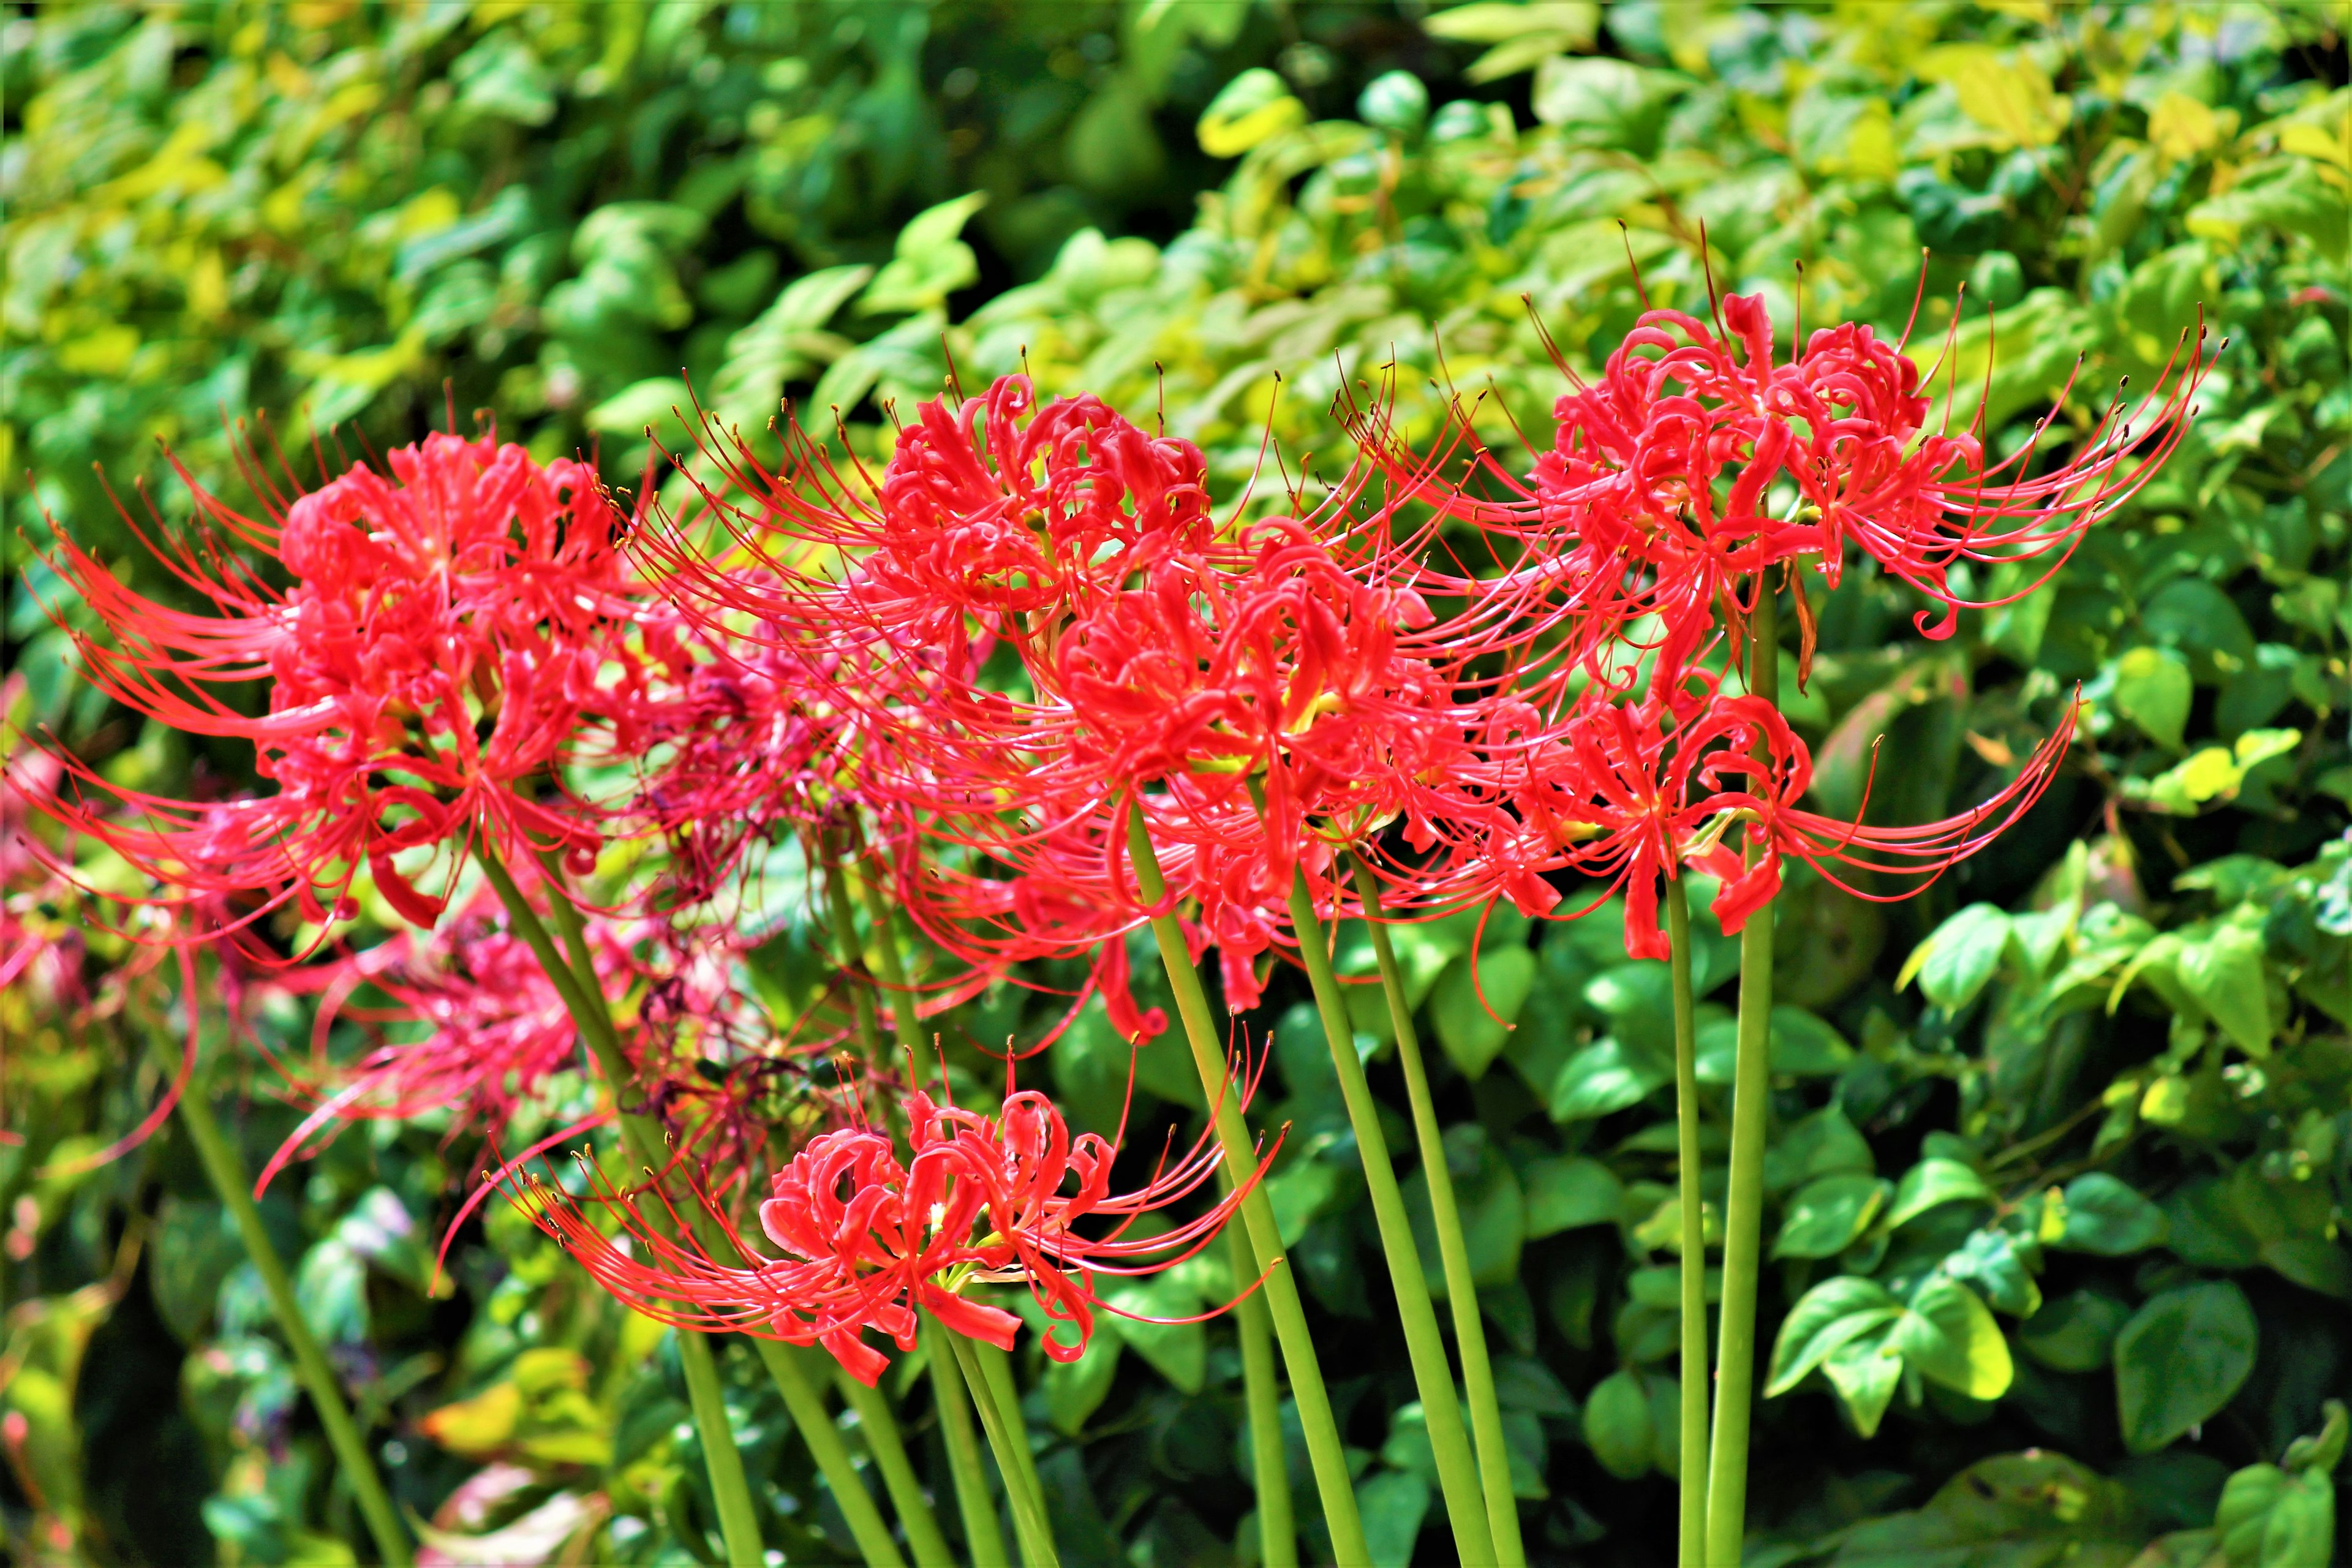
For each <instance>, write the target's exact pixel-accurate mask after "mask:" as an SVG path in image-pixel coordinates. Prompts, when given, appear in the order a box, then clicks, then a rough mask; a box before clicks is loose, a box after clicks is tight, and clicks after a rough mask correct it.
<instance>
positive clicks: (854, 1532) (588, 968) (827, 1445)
mask: <svg viewBox="0 0 2352 1568" xmlns="http://www.w3.org/2000/svg"><path fill="white" fill-rule="evenodd" d="M491 867H496V868H497V869H496V874H495V875H494V876H493V877H492V886H494V887H497V888H498V889H499V898H500V900H505V899H506V896H507V891H508V889H511V888H513V886H514V884H513V881H512V879H510V878H507V875H506V870H505V868H504V867H502V866H498V865H497V862H496V861H495V860H492V859H490V858H488V854H487V852H485V868H486V870H487V869H488V868H491ZM500 879H505V881H504V882H503V885H501V883H500ZM546 887H547V902H548V908H549V909H550V910H551V911H552V912H553V914H554V917H555V923H556V926H557V927H558V929H560V930H561V931H562V933H563V945H564V947H565V949H566V950H567V951H568V952H570V954H571V975H572V984H571V988H570V991H569V993H568V994H567V997H566V1005H568V1006H572V1018H573V1021H574V1022H577V1023H579V1024H580V1025H581V1027H582V1029H583V1032H585V1033H587V1034H589V1035H591V1036H592V1037H593V1039H592V1043H591V1048H592V1050H594V1051H595V1052H596V1053H597V1060H598V1063H599V1065H600V1066H601V1067H602V1068H603V1070H604V1075H605V1078H606V1079H607V1080H608V1081H609V1082H610V1083H611V1084H612V1085H613V1086H614V1094H615V1095H618V1094H619V1093H620V1092H621V1088H622V1086H623V1085H624V1084H625V1082H626V1081H627V1078H626V1074H627V1068H626V1065H625V1062H624V1061H623V1059H622V1057H621V1045H620V1036H619V1035H618V1034H617V1033H616V1032H615V1031H614V1028H613V1016H612V1013H611V1011H610V1009H609V1008H608V1006H607V1005H606V1003H605V999H604V983H603V982H602V981H601V980H599V979H598V978H597V975H596V968H595V963H594V960H593V955H592V954H591V953H590V952H589V948H588V930H587V926H586V923H585V922H584V921H583V920H582V919H581V917H580V910H579V907H578V906H577V905H575V904H574V903H572V900H571V899H569V898H568V897H566V896H565V894H564V892H563V889H562V887H561V886H560V885H559V884H558V883H557V882H556V880H555V879H554V877H553V875H552V873H551V874H550V876H549V878H548V879H547V883H546ZM517 911H520V913H518V912H517ZM508 916H509V919H510V920H512V921H514V923H515V924H516V925H517V926H518V927H520V928H522V929H523V933H524V940H525V941H526V942H530V944H531V951H532V952H534V953H536V954H538V955H539V958H540V962H541V964H542V965H543V964H545V963H548V962H549V958H550V955H551V953H552V952H553V947H552V944H550V945H549V948H548V951H547V952H541V950H540V944H541V942H545V941H546V939H547V931H546V928H545V927H544V926H541V925H540V924H539V921H538V917H537V916H536V914H535V913H534V912H533V911H532V910H531V908H530V904H529V903H528V902H527V901H525V900H523V899H522V897H521V895H520V889H517V890H516V896H515V899H514V900H513V901H512V902H511V903H509V904H508ZM526 920H528V921H530V925H529V926H524V923H523V922H524V921H526ZM534 928H535V929H536V931H537V936H536V937H533V935H532V934H531V932H532V930H533V929H534ZM556 962H557V963H559V965H560V964H561V963H562V961H561V960H560V959H558V960H557V961H556ZM550 978H551V979H553V978H554V976H553V972H550ZM557 989H558V990H559V991H562V990H563V986H562V983H561V982H558V983H557ZM583 1014H584V1015H585V1017H583ZM621 1120H622V1135H623V1141H624V1142H625V1143H626V1144H627V1145H628V1147H629V1149H630V1152H631V1157H632V1158H633V1159H635V1161H636V1162H637V1163H638V1164H639V1165H640V1166H642V1167H645V1168H646V1169H653V1168H656V1167H657V1165H658V1163H660V1157H659V1154H658V1152H657V1151H658V1150H659V1149H660V1147H661V1145H660V1143H659V1142H657V1141H656V1136H657V1135H656V1133H655V1131H654V1129H653V1128H652V1126H651V1124H650V1123H646V1122H644V1121H642V1119H640V1118H636V1117H630V1116H624V1117H623V1118H622V1119H621ZM690 1223H691V1226H692V1228H693V1231H694V1234H695V1239H696V1240H697V1241H698V1242H699V1243H700V1244H701V1245H702V1247H703V1249H704V1250H705V1251H706V1252H708V1253H709V1254H710V1255H711V1256H712V1257H713V1258H719V1257H721V1256H723V1255H724V1253H725V1252H726V1251H728V1250H729V1249H730V1247H729V1245H728V1243H727V1241H726V1237H724V1236H722V1235H720V1234H719V1232H718V1227H717V1226H715V1225H712V1224H711V1223H709V1216H708V1215H696V1216H695V1217H694V1218H693V1220H692V1221H691V1222H690ZM751 1342H752V1344H753V1346H754V1347H755V1348H756V1350H757V1351H758V1352H759V1356H760V1361H761V1365H762V1366H764V1367H765V1368H766V1369H767V1373H768V1380H769V1381H770V1382H771V1383H772V1384H775V1388H776V1393H777V1394H778V1395H779V1396H780V1397H781V1398H782V1400H783V1402H784V1410H785V1413H786V1414H787V1415H790V1416H791V1417H792V1421H793V1426H794V1427H795V1428H797V1429H798V1430H799V1432H800V1435H801V1440H802V1441H803V1443H805V1444H807V1445H808V1450H809V1457H810V1458H814V1460H815V1461H816V1465H817V1470H818V1472H819V1473H820V1474H822V1475H823V1476H824V1480H825V1485H827V1486H828V1487H830V1488H832V1489H833V1493H834V1499H835V1501H836V1502H837V1503H838V1504H839V1505H840V1507H841V1516H842V1519H843V1520H844V1521H845V1522H846V1523H847V1524H848V1526H849V1533H850V1535H851V1537H852V1538H853V1539H855V1540H856V1542H857V1550H858V1552H859V1554H860V1555H862V1556H863V1557H864V1558H865V1559H866V1562H867V1563H869V1564H870V1565H871V1568H905V1564H906V1559H905V1558H904V1557H902V1556H901V1555H900V1554H899V1552H898V1542H897V1541H896V1540H894V1539H892V1537H891V1534H890V1527H889V1525H888V1524H887V1522H885V1521H884V1520H883V1518H882V1513H881V1510H879V1509H877V1508H876V1507H875V1506H874V1499H873V1496H872V1494H870V1493H869V1492H867V1491H866V1480H865V1478H864V1477H862V1476H860V1475H859V1474H858V1473H857V1463H856V1460H855V1459H853V1458H850V1454H849V1446H848V1445H847V1444H845V1443H844V1442H843V1441H842V1440H841V1429H840V1428H839V1427H837V1426H835V1425H834V1421H833V1415H832V1412H830V1411H828V1410H827V1409H825V1407H824V1395H823V1394H820V1393H819V1392H818V1390H817V1388H816V1385H815V1384H813V1383H812V1382H811V1381H810V1380H809V1376H808V1373H806V1371H804V1370H803V1367H802V1364H801V1363H800V1361H799V1360H798V1359H797V1357H796V1355H795V1354H794V1353H793V1350H792V1348H791V1347H788V1346H785V1345H783V1344H780V1343H778V1342H775V1341H773V1340H767V1339H761V1338H760V1337H759V1336H757V1335H753V1336H751ZM678 1343H679V1349H680V1352H681V1356H682V1357H684V1356H686V1355H688V1353H689V1352H690V1351H696V1350H698V1354H696V1355H694V1356H693V1359H688V1360H687V1361H686V1371H687V1394H688V1400H689V1402H690V1403H691V1404H692V1405H693V1406H694V1414H695V1423H696V1425H697V1426H698V1427H705V1426H707V1425H708V1424H709V1423H713V1422H715V1423H716V1425H717V1426H718V1428H719V1430H720V1431H721V1432H723V1433H725V1434H726V1441H727V1449H728V1453H729V1454H730V1456H731V1457H732V1458H733V1460H734V1468H735V1473H736V1478H737V1480H738V1482H739V1484H743V1485H744V1488H745V1489H744V1493H743V1507H744V1509H745V1510H746V1513H747V1517H746V1519H745V1520H744V1521H741V1522H743V1523H746V1524H749V1525H751V1528H752V1530H753V1531H754V1534H753V1536H752V1540H753V1541H754V1542H756V1541H757V1539H758V1537H757V1534H756V1531H757V1524H756V1522H755V1521H756V1516H754V1515H750V1514H749V1510H750V1507H751V1494H750V1489H749V1486H748V1483H743V1482H742V1480H741V1478H742V1459H741V1457H740V1453H738V1451H737V1450H736V1448H735V1446H734V1435H733V1433H732V1432H731V1431H730V1430H729V1429H728V1426H727V1408H726V1405H725V1403H724V1401H723V1399H722V1398H721V1396H720V1394H719V1377H718V1363H717V1362H716V1360H715V1359H714V1358H713V1356H712V1353H711V1351H710V1347H709V1341H708V1340H707V1339H706V1338H705V1337H704V1336H703V1335H701V1334H698V1333H693V1332H690V1331H689V1332H683V1333H681V1334H680V1335H679V1336H678ZM697 1361H699V1362H700V1363H703V1364H702V1366H701V1367H700V1368H699V1369H698V1367H697V1365H696V1362H697ZM886 1414H887V1411H886ZM704 1442H705V1447H706V1449H707V1447H708V1446H709V1437H708V1436H705V1439H704ZM718 1473H719V1472H718V1468H717V1467H716V1466H715V1465H714V1467H713V1468H712V1476H713V1488H714V1490H716V1484H717V1483H716V1478H717V1476H718ZM918 1500H919V1499H918ZM726 1510H727V1501H726V1500H725V1498H724V1497H723V1496H722V1497H721V1498H720V1511H719V1523H720V1530H721V1531H722V1533H726V1534H727V1535H728V1537H729V1541H730V1545H729V1548H728V1551H729V1555H730V1557H731V1556H732V1555H733V1553H734V1546H733V1544H732V1542H733V1539H734V1537H733V1533H732V1531H731V1530H730V1527H729V1525H728V1523H727V1519H726Z"/></svg>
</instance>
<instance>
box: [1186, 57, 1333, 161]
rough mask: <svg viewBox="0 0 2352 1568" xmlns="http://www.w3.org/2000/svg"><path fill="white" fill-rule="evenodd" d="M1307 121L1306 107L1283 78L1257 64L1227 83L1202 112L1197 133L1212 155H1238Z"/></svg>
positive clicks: (1235, 156) (1222, 156)
mask: <svg viewBox="0 0 2352 1568" xmlns="http://www.w3.org/2000/svg"><path fill="white" fill-rule="evenodd" d="M1306 123H1307V106H1306V105H1305V104H1303V103H1301V102H1299V101H1298V100H1297V99H1295V98H1293V97H1291V95H1290V89H1289V88H1288V87H1287V86H1286V85H1285V84H1284V82H1283V79H1282V78H1280V77H1278V76H1276V74H1275V73H1274V72H1272V71H1270V70H1268V69H1266V68H1265V67H1264V66H1254V67H1252V68H1250V69H1248V70H1245V71H1244V72H1242V74H1241V75H1239V76H1237V77H1235V78H1234V79H1233V80H1231V81H1229V82H1227V83H1225V85H1224V88H1223V90H1221V91H1220V92H1219V93H1218V94H1217V96H1216V97H1215V98H1213V99H1212V100H1209V107H1208V108H1207V109H1206V110H1203V111H1202V115H1201V122H1200V125H1199V126H1198V128H1197V134H1198V135H1199V137H1200V139H1201V151H1202V152H1203V153H1207V154H1208V155H1209V156H1210V157H1212V158H1238V157H1240V156H1241V155H1242V154H1243V153H1246V152H1248V151H1249V150H1250V149H1251V148H1253V147H1255V146H1256V145H1257V144H1258V143H1259V142H1264V141H1265V140H1266V139H1268V138H1269V137H1273V136H1278V135H1280V134H1281V133H1282V132H1286V131H1292V130H1296V129H1297V127H1299V126H1301V125H1304V124H1306Z"/></svg>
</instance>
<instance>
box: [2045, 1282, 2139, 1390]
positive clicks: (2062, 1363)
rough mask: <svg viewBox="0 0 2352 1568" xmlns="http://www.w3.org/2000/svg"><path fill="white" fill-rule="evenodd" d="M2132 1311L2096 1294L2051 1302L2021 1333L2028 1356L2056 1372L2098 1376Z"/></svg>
mask: <svg viewBox="0 0 2352 1568" xmlns="http://www.w3.org/2000/svg"><path fill="white" fill-rule="evenodd" d="M2130 1316H2131V1309H2130V1308H2129V1307H2126V1306H2125V1305H2124V1304H2123V1303H2122V1302H2121V1301H2118V1300H2116V1299H2115V1298H2114V1297H2112V1296H2104V1295H2101V1294H2099V1293H2098V1292H2097V1291H2095V1290H2076V1291H2074V1292H2073V1293H2072V1294H2070V1295H2065V1296H2061V1297H2060V1298H2058V1300H2054V1301H2052V1302H2049V1303H2048V1304H2047V1305H2045V1306H2044V1307H2043V1308H2042V1310H2040V1311H2039V1312H2036V1313H2035V1314H2033V1316H2032V1319H2031V1320H2030V1321H2027V1322H2026V1324H2025V1325H2024V1326H2023V1327H2022V1328H2021V1329H2020V1330H2018V1332H2017V1342H2018V1344H2019V1345H2021V1347H2023V1349H2024V1351H2025V1353H2026V1354H2028V1355H2030V1356H2032V1358H2033V1359H2034V1360H2035V1361H2038V1362H2040V1363H2042V1365H2044V1366H2046V1367H2049V1368H2051V1369H2052V1370H2053V1371H2056V1372H2097V1371H2099V1370H2101V1369H2102V1368H2104V1367H2105V1365H2106V1364H2107V1362H2108V1359H2109V1357H2110V1356H2111V1355H2112V1354H2113V1352H2114V1350H2115V1342H2116V1334H2117V1333H2118V1332H2119V1331H2121V1330H2122V1328H2123V1326H2124V1323H2125V1321H2126V1320H2127V1319H2128V1318H2130Z"/></svg>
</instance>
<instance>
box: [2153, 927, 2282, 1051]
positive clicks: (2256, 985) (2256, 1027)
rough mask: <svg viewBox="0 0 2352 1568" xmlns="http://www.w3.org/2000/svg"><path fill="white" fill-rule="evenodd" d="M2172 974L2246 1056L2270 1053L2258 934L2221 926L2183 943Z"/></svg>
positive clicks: (2268, 1003)
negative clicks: (2200, 938) (2197, 940)
mask: <svg viewBox="0 0 2352 1568" xmlns="http://www.w3.org/2000/svg"><path fill="white" fill-rule="evenodd" d="M2173 973H2176V974H2178V975H2179V977H2180V984H2183V985H2184V986H2187V987H2188V989H2189V994H2190V995H2191V996H2194V997H2196V998H2197V1005H2199V1006H2200V1007H2202V1008H2204V1009H2205V1011H2206V1012H2207V1013H2209V1014H2210V1015H2211V1016H2212V1019H2213V1022H2214V1023H2216V1024H2218V1025H2220V1026H2221V1032H2222V1033H2223V1034H2225V1035H2227V1036H2229V1037H2230V1038H2231V1041H2232V1042H2233V1043H2234V1044H2235V1045H2236V1046H2237V1047H2238V1048H2239V1049H2240V1050H2242V1051H2244V1052H2245V1053H2246V1054H2247V1055H2248V1056H2251V1057H2267V1056H2269V1055H2270V1054H2271V1029H2272V1026H2271V1009H2270V996H2269V992H2268V989H2267V981H2266V980H2265V977H2264V975H2263V939H2262V938H2261V936H2260V935H2258V934H2257V933H2255V932H2253V931H2248V930H2246V929H2245V928H2243V927H2242V926H2235V925H2225V926H2223V927H2221V929H2220V930H2218V931H2214V932H2213V933H2212V934H2211V935H2210V936H2208V937H2206V938H2205V939H2204V940H2203V941H2201V942H2189V943H2188V944H2187V945H2185V946H2184V947H2183V948H2182V949H2181V952H2180V956H2179V958H2178V959H2177V960H2175V961H2174V963H2173Z"/></svg>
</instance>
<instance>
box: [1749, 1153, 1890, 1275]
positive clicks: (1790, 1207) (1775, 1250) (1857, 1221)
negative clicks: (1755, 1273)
mask: <svg viewBox="0 0 2352 1568" xmlns="http://www.w3.org/2000/svg"><path fill="white" fill-rule="evenodd" d="M1893 1191H1894V1186H1893V1184H1891V1183H1887V1182H1883V1181H1881V1180H1879V1179H1878V1178H1877V1177H1876V1176H1870V1175H1863V1174H1860V1173H1851V1174H1847V1175H1842V1176H1822V1177H1819V1178H1817V1179H1815V1180H1813V1181H1811V1182H1808V1183H1806V1184H1804V1185H1803V1186H1801V1187H1800V1188H1798V1189H1797V1191H1796V1194H1794V1195H1793V1196H1792V1197H1790V1199H1789V1201H1788V1204H1787V1205H1785V1207H1784V1208H1783V1209H1782V1211H1781V1219H1780V1235H1779V1236H1778V1237H1774V1238H1773V1242H1772V1256H1773V1257H1775V1258H1834V1257H1836V1256H1837V1255H1838V1254H1839V1253H1841V1252H1843V1251H1844V1250H1845V1249H1846V1248H1847V1247H1851V1246H1853V1242H1854V1240H1855V1238H1856V1237H1860V1236H1861V1235H1862V1233H1863V1232H1864V1230H1866V1229H1868V1228H1869V1226H1870V1222H1871V1220H1872V1219H1873V1218H1874V1216H1875V1215H1877V1213H1878V1211H1879V1209H1880V1208H1881V1207H1882V1206H1883V1205H1885V1202H1886V1198H1887V1194H1890V1193H1892V1192H1893Z"/></svg>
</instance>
